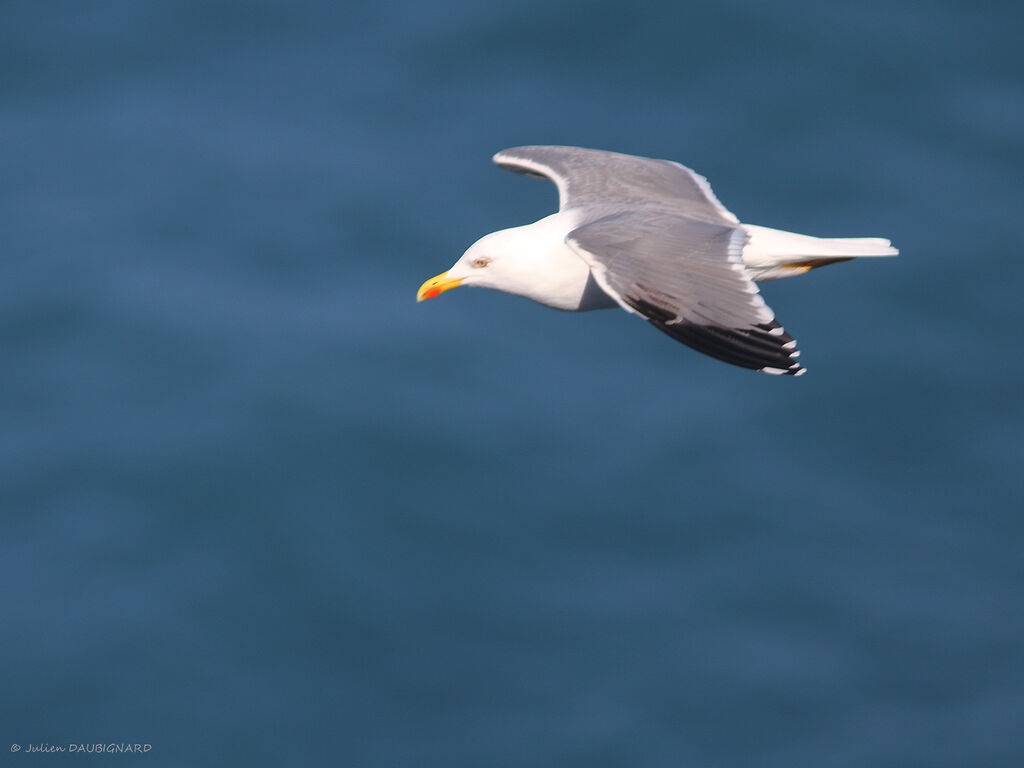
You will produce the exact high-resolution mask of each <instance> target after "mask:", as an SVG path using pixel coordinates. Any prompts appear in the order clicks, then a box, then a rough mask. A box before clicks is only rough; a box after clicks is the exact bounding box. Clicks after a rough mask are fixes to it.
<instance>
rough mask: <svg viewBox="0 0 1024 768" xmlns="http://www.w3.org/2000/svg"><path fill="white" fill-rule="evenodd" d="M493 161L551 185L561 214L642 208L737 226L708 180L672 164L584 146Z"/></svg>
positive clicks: (505, 153) (503, 155)
mask: <svg viewBox="0 0 1024 768" xmlns="http://www.w3.org/2000/svg"><path fill="white" fill-rule="evenodd" d="M494 162H495V163H497V164H498V165H499V166H500V167H502V168H504V169H506V170H509V171H513V172H515V173H522V174H525V175H527V176H534V177H537V178H542V179H548V180H550V181H553V182H554V183H555V185H556V186H557V187H558V196H559V209H560V210H565V209H567V208H582V207H587V206H592V205H607V204H623V205H643V206H646V207H657V208H661V209H664V210H666V211H670V212H673V213H675V214H677V215H680V216H687V217H689V218H693V219H697V220H698V221H707V222H712V223H727V224H739V221H738V220H737V219H736V217H735V216H733V215H732V213H730V212H729V211H728V210H726V208H725V206H723V205H722V204H721V203H720V202H719V201H718V198H717V197H715V193H714V192H712V191H711V185H710V184H708V181H707V179H705V178H704V177H703V176H701V175H700V174H698V173H695V172H693V171H691V170H690V169H689V168H686V167H685V166H682V165H680V164H679V163H675V162H672V161H670V160H654V159H651V158H648V157H636V156H634V155H622V154H619V153H617V152H604V151H602V150H597V149H582V148H580V147H515V148H513V149H505V150H502V151H501V152H499V153H498V154H496V155H495V156H494Z"/></svg>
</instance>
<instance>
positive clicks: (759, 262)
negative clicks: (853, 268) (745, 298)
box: [743, 224, 899, 281]
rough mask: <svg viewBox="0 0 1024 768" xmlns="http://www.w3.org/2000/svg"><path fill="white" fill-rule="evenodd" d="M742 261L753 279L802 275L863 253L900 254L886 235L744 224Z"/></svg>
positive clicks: (867, 254) (876, 254)
mask: <svg viewBox="0 0 1024 768" xmlns="http://www.w3.org/2000/svg"><path fill="white" fill-rule="evenodd" d="M743 228H744V229H745V230H746V231H747V244H746V245H745V246H744V247H743V262H744V263H745V264H746V265H747V269H748V271H749V272H750V275H751V277H753V278H754V280H757V281H762V280H776V279H778V278H780V277H793V276H795V275H802V274H803V273H804V272H807V271H808V270H811V269H814V268H815V267H821V266H824V265H826V264H835V263H838V262H840V261H849V260H850V259H858V258H862V257H872V256H896V255H898V254H899V251H897V250H896V249H895V248H893V247H892V243H890V242H889V241H888V240H886V239H885V238H884V237H833V238H826V237H811V236H810V235H800V234H797V233H796V232H784V231H783V230H781V229H770V228H768V227H759V226H757V225H755V224H744V225H743Z"/></svg>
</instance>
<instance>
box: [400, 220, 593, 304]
mask: <svg viewBox="0 0 1024 768" xmlns="http://www.w3.org/2000/svg"><path fill="white" fill-rule="evenodd" d="M554 219H555V217H554V216H550V217H548V218H546V219H541V220H540V221H538V222H535V223H533V224H528V225H526V226H523V227H513V228H512V229H502V230H499V231H497V232H492V233H491V234H489V235H485V236H484V237H481V238H480V239H479V240H477V241H476V242H475V243H473V245H471V246H470V247H469V250H467V251H466V252H465V253H464V254H462V258H460V259H459V260H458V261H456V262H455V263H454V264H453V265H452V268H451V269H449V270H448V271H447V272H444V273H442V274H440V275H438V276H437V277H433V278H431V279H430V280H427V282H425V283H424V284H423V285H422V286H421V287H420V290H419V292H418V293H417V294H416V299H417V301H423V300H424V299H432V298H434V297H435V296H438V295H440V294H441V293H444V292H445V291H447V290H450V289H452V288H455V287H457V286H459V285H469V286H478V287H480V288H491V289H492V290H496V291H503V292H505V293H512V294H515V295H517V296H524V297H526V298H528V299H533V300H534V301H537V302H540V303H541V304H546V305H548V306H552V307H557V308H559V309H576V308H577V307H578V305H579V298H580V296H581V294H582V292H583V289H584V286H585V285H586V282H587V278H588V276H589V274H590V268H589V267H588V266H587V265H586V263H585V262H584V261H583V260H582V259H581V258H580V257H579V256H578V255H577V254H576V253H574V252H573V251H572V250H571V249H570V248H569V246H567V245H566V244H565V234H566V232H565V227H566V222H565V221H554Z"/></svg>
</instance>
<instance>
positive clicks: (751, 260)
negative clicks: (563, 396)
mask: <svg viewBox="0 0 1024 768" xmlns="http://www.w3.org/2000/svg"><path fill="white" fill-rule="evenodd" d="M494 161H495V162H496V163H497V164H498V165H500V166H502V167H503V168H507V169H509V170H512V171H516V172H518V173H524V174H527V175H531V176H537V177H541V178H546V179H549V180H551V181H553V182H554V183H555V184H556V185H557V187H558V191H559V201H560V205H559V211H558V212H557V213H555V214H552V215H551V216H547V217H545V218H543V219H541V220H540V221H537V222H534V223H533V224H527V225H525V226H520V227H513V228H511V229H504V230H500V231H498V232H492V233H491V234H489V235H486V236H484V237H483V238H481V239H480V240H478V241H477V242H476V243H474V244H473V246H471V247H470V248H469V250H467V251H466V253H465V254H464V255H463V256H462V258H460V259H459V260H458V261H457V262H456V263H455V265H454V266H453V267H452V268H451V269H450V270H448V272H446V273H444V274H442V275H439V276H438V277H436V278H433V279H432V280H428V281H427V282H426V283H424V285H423V287H422V288H420V292H419V296H418V298H419V299H420V300H422V299H424V298H431V297H433V296H436V295H438V294H439V293H441V292H442V291H445V290H448V289H449V288H453V287H455V286H457V285H460V284H465V285H476V286H481V287H485V288H493V289H496V290H500V291H504V292H506V293H513V294H516V295H518V296H524V297H526V298H528V299H532V300H534V301H536V302H538V303H540V304H545V305H547V306H549V307H554V308H556V309H562V310H567V311H587V310H592V309H608V308H613V307H617V306H618V307H622V308H623V309H625V310H627V311H629V312H632V313H635V314H639V315H642V316H643V317H645V318H646V319H647V320H648V321H649V322H651V323H652V324H653V325H655V326H656V327H657V328H659V330H662V331H664V332H665V333H667V334H668V335H670V336H672V337H673V338H675V339H677V340H678V341H682V342H683V343H685V344H687V345H689V346H691V347H693V348H695V349H697V350H698V351H700V352H704V353H705V354H708V355H711V356H712V357H716V358H718V359H720V360H724V361H725V362H728V363H732V364H734V365H740V366H742V367H745V368H754V369H757V370H762V371H765V372H767V373H786V374H790V375H800V374H801V373H803V372H804V369H803V368H802V367H801V366H800V364H799V363H797V362H796V357H797V356H798V355H799V352H797V350H796V342H795V341H794V340H793V339H792V337H790V336H789V335H788V334H786V333H785V331H784V330H783V329H782V326H780V325H779V324H778V323H777V322H775V316H774V313H773V312H772V311H771V309H770V308H769V307H768V306H767V305H766V304H765V302H764V300H763V299H762V298H761V296H760V294H759V292H758V289H757V286H756V285H755V284H754V283H755V282H759V281H763V280H772V279H777V278H782V277H790V276H793V275H799V274H803V273H804V272H807V271H808V270H810V269H813V268H814V267H818V266H822V265H824V264H831V263H835V262H838V261H846V260H849V259H852V258H857V257H861V256H893V255H896V253H897V251H896V250H895V249H894V248H892V247H891V245H890V244H889V241H888V240H884V239H882V238H839V239H825V238H817V237H810V236H808V235H799V234H796V233H793V232H784V231H782V230H777V229H770V228H767V227H759V226H755V225H751V224H741V223H740V222H739V220H738V219H737V218H736V217H735V216H734V215H733V214H732V213H730V212H729V211H728V210H727V209H726V208H725V207H724V206H722V204H721V203H720V202H719V201H718V199H717V198H716V197H715V195H714V193H713V192H712V191H711V187H710V186H709V185H708V183H707V181H706V180H705V179H704V178H703V177H702V176H699V175H698V174H696V173H694V172H693V171H691V170H690V169H688V168H685V167H684V166H681V165H679V164H678V163H673V162H670V161H666V160H652V159H648V158H641V157H633V156H631V155H620V154H616V153H613V152H602V151H598V150H591V149H580V148H577V147H519V148H516V149H509V150H505V151H503V152H499V153H498V154H497V155H495V156H494Z"/></svg>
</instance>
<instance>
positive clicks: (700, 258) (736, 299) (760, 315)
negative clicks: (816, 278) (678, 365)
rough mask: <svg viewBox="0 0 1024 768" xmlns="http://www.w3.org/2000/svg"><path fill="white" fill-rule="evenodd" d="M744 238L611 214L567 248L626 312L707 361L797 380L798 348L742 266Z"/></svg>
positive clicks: (730, 230) (643, 215) (736, 232)
mask: <svg viewBox="0 0 1024 768" xmlns="http://www.w3.org/2000/svg"><path fill="white" fill-rule="evenodd" d="M745 237H746V233H745V232H744V231H743V229H742V228H740V227H734V226H729V225H726V224H714V223H709V222H706V221H699V220H694V219H689V218H683V217H680V216H674V215H671V214H668V213H663V212H660V211H653V212H652V211H649V210H641V211H627V212H624V213H613V214H610V215H607V216H604V217H603V218H599V219H597V220H595V221H592V222H590V223H587V224H584V225H583V226H581V227H579V228H577V229H575V230H573V231H572V232H570V233H569V235H568V237H567V238H566V242H568V244H569V245H570V247H572V248H573V250H575V251H576V252H577V253H579V254H580V256H581V257H582V258H583V259H584V260H585V261H586V262H587V263H588V264H589V265H590V267H591V270H592V272H593V274H594V277H595V278H596V280H597V282H598V284H599V285H600V286H601V288H603V289H604V290H605V292H607V293H608V294H609V295H610V296H612V297H613V298H614V299H615V300H616V301H617V302H618V303H619V304H620V305H621V306H622V307H623V308H624V309H626V310H628V311H630V312H635V313H637V314H640V315H642V316H644V317H645V318H647V320H648V321H649V322H650V323H651V324H652V325H654V326H655V327H656V328H658V329H659V330H661V331H664V332H665V333H667V334H668V335H669V336H671V337H672V338H674V339H676V340H678V341H681V342H682V343H684V344H686V345H688V346H690V347H693V348H694V349H696V350H697V351H698V352H703V353H704V354H706V355H710V356H711V357H715V358H718V359H719V360H723V361H724V362H727V363H732V364H733V365H738V366H741V367H743V368H753V369H756V370H760V371H764V372H766V373H776V374H783V373H784V374H789V375H791V376H799V375H800V374H802V373H803V372H804V370H805V369H804V368H803V367H801V365H800V364H799V363H798V362H796V358H797V356H798V355H799V354H800V353H799V352H798V351H797V349H796V341H795V340H794V339H793V337H792V336H790V335H789V334H787V333H786V332H785V330H783V328H782V326H781V325H779V324H778V323H777V322H776V321H775V314H774V313H773V312H772V310H771V308H770V307H768V305H767V304H765V302H764V299H762V298H761V295H760V294H759V293H758V289H757V286H756V285H755V284H754V282H753V281H752V280H751V279H750V277H749V276H748V275H747V272H746V269H745V268H744V266H743V259H742V256H741V254H742V250H743V244H744V241H745Z"/></svg>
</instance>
